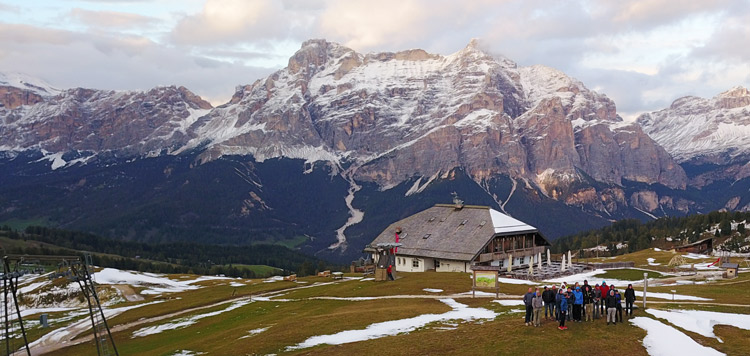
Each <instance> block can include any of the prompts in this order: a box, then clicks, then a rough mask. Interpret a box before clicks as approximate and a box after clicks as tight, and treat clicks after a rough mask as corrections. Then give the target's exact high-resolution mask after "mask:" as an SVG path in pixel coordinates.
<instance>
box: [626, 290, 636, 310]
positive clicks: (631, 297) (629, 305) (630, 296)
mask: <svg viewBox="0 0 750 356" xmlns="http://www.w3.org/2000/svg"><path fill="white" fill-rule="evenodd" d="M633 303H635V289H633V285H632V284H628V288H627V289H625V314H628V315H629V316H633Z"/></svg>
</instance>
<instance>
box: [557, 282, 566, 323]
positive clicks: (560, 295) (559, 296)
mask: <svg viewBox="0 0 750 356" xmlns="http://www.w3.org/2000/svg"><path fill="white" fill-rule="evenodd" d="M563 299H565V290H563V289H562V288H560V290H559V291H558V293H557V294H556V295H555V320H557V321H560V316H561V315H562V314H561V313H560V312H561V311H562V309H560V308H562V300H563Z"/></svg>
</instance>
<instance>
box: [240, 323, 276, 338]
mask: <svg viewBox="0 0 750 356" xmlns="http://www.w3.org/2000/svg"><path fill="white" fill-rule="evenodd" d="M268 328H270V326H266V327H265V328H258V329H253V330H248V332H247V335H245V336H240V338H239V339H247V338H249V337H251V336H255V335H258V334H260V333H262V332H264V331H266V330H268ZM239 339H237V340H239Z"/></svg>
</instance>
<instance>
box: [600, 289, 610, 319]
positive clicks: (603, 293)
mask: <svg viewBox="0 0 750 356" xmlns="http://www.w3.org/2000/svg"><path fill="white" fill-rule="evenodd" d="M601 288H602V300H604V299H605V298H606V297H607V296H609V286H608V285H607V282H604V281H602V287H601ZM604 304H605V303H602V315H605V313H606V312H607V311H606V309H607V307H606V306H605V305H604Z"/></svg>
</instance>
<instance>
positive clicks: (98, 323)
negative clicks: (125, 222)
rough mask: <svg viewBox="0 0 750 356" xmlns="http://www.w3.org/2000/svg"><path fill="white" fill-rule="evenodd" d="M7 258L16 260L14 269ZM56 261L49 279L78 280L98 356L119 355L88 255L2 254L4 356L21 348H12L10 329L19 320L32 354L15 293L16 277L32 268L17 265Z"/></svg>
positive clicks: (25, 342) (16, 286)
mask: <svg viewBox="0 0 750 356" xmlns="http://www.w3.org/2000/svg"><path fill="white" fill-rule="evenodd" d="M10 260H14V261H15V266H14V268H11V266H10ZM24 260H26V261H29V260H34V261H48V262H49V261H55V262H60V264H59V265H58V270H57V272H54V273H52V274H51V275H50V279H54V278H61V277H66V278H68V279H69V280H70V281H73V282H76V283H78V286H79V287H80V288H81V292H82V293H83V297H84V299H85V300H86V303H87V305H88V308H89V316H90V318H91V325H92V328H93V331H94V343H95V344H96V351H97V354H98V355H100V356H111V355H115V356H119V353H118V352H117V347H116V346H115V341H114V338H112V333H111V332H110V329H109V325H107V319H106V317H105V315H104V310H102V306H101V303H100V302H99V297H98V295H97V294H96V284H95V282H94V278H93V275H92V274H91V273H89V271H90V270H91V255H90V254H86V256H85V260H84V261H83V262H82V261H81V259H80V257H78V256H28V255H22V256H4V258H3V269H4V273H3V274H2V278H3V282H2V283H3V284H2V287H3V293H2V298H3V308H2V316H3V317H2V319H3V322H4V324H5V328H4V330H3V336H4V338H5V352H6V355H14V354H15V353H16V352H17V351H21V350H19V349H18V348H15V347H13V345H12V344H13V341H14V338H12V337H11V336H12V334H11V332H12V331H13V329H14V328H13V324H14V323H18V328H19V329H20V331H21V334H22V335H23V343H24V348H25V350H26V354H27V355H29V356H31V351H30V350H29V342H28V339H27V338H26V329H25V328H24V326H23V319H22V318H21V311H20V307H19V305H18V299H17V292H18V277H20V276H22V275H24V274H27V273H31V272H32V271H29V270H24V269H20V270H19V268H18V266H19V265H20V264H21V263H22V262H23V261H24ZM35 272H36V273H43V271H35ZM14 311H15V315H16V319H15V321H14V320H13V318H14V316H13V314H14Z"/></svg>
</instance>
